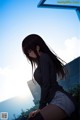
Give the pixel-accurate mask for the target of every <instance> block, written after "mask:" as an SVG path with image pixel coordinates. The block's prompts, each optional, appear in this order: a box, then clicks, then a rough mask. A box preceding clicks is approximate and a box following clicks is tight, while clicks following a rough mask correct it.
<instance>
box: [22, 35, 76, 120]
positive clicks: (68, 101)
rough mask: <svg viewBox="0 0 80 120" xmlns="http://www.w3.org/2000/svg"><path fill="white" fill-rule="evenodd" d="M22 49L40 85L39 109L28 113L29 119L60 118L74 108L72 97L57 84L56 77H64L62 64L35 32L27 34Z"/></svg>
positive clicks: (67, 114) (55, 119) (59, 119)
mask: <svg viewBox="0 0 80 120" xmlns="http://www.w3.org/2000/svg"><path fill="white" fill-rule="evenodd" d="M22 49H23V52H24V54H25V55H26V57H27V58H28V59H29V61H30V62H31V65H32V69H33V67H34V66H35V64H36V65H37V68H36V69H35V71H34V78H35V80H36V81H37V83H38V84H39V85H40V87H41V97H40V102H39V109H37V110H36V111H32V112H31V113H30V114H29V120H62V119H65V118H66V117H67V116H70V115H71V113H72V112H73V111H74V110H75V106H74V103H73V100H72V97H71V96H70V95H69V94H68V93H67V92H65V91H64V90H63V88H62V87H61V86H59V85H58V82H57V77H58V78H59V77H60V79H63V78H64V77H65V69H64V65H63V63H62V62H61V59H60V58H58V57H57V56H56V55H55V54H54V53H53V52H52V51H51V50H50V49H49V47H48V46H47V45H46V43H45V42H44V40H43V39H42V38H41V37H40V36H39V35H36V34H31V35H28V36H27V37H26V38H24V40H23V42H22Z"/></svg>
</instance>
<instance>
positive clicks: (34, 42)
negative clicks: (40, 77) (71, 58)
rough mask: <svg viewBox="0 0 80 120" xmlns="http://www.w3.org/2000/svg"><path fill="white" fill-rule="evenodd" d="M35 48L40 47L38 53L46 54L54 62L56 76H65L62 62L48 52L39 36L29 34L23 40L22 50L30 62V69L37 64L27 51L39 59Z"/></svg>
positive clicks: (48, 49)
mask: <svg viewBox="0 0 80 120" xmlns="http://www.w3.org/2000/svg"><path fill="white" fill-rule="evenodd" d="M36 46H39V47H40V52H43V53H47V54H48V55H49V56H50V58H51V59H52V61H53V62H54V65H55V69H56V74H58V76H60V77H61V78H63V77H64V76H65V69H64V64H63V60H62V59H60V58H59V57H58V56H57V55H56V54H55V53H53V52H52V51H51V50H50V48H49V47H48V46H47V44H46V43H45V42H44V40H43V39H42V38H41V37H40V36H39V35H36V34H30V35H28V36H27V37H25V38H24V40H23V41H22V50H23V52H24V54H25V55H26V57H27V58H28V59H29V61H30V62H31V65H32V69H33V66H34V64H35V63H37V62H36V59H33V58H31V57H30V56H29V54H28V51H29V50H33V51H34V52H35V54H36V55H37V58H39V55H38V53H37V50H36Z"/></svg>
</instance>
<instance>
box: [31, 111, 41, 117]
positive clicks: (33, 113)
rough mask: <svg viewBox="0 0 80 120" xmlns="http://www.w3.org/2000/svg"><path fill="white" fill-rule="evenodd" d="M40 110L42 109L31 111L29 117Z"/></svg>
mask: <svg viewBox="0 0 80 120" xmlns="http://www.w3.org/2000/svg"><path fill="white" fill-rule="evenodd" d="M38 112H40V109H38V110H35V111H32V112H30V114H29V118H30V117H34V116H35V115H36V114H37V113H38Z"/></svg>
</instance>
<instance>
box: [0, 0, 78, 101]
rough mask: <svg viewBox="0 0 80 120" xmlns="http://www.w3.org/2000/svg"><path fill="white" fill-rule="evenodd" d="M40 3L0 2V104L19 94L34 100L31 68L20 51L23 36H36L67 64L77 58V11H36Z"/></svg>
mask: <svg viewBox="0 0 80 120" xmlns="http://www.w3.org/2000/svg"><path fill="white" fill-rule="evenodd" d="M39 2H40V0H0V101H3V100H6V99H8V98H11V97H14V96H18V95H19V96H23V95H24V96H25V95H27V97H28V98H30V99H31V100H32V99H33V98H32V95H31V93H30V91H29V88H28V86H27V81H28V80H30V79H31V78H32V76H31V66H30V64H29V63H28V62H27V60H26V57H25V56H24V55H23V53H22V48H21V43H22V40H23V38H24V37H25V36H27V35H29V34H32V33H36V34H39V35H40V36H41V37H42V38H43V39H44V40H45V42H46V43H47V44H48V45H49V46H50V47H51V48H52V49H53V50H54V51H55V52H56V53H57V54H58V56H59V57H61V58H62V59H63V60H65V61H66V62H67V63H68V62H70V61H72V60H73V59H75V58H76V57H78V56H80V53H79V51H80V48H79V44H80V35H79V33H80V28H79V27H80V21H79V19H78V16H77V14H76V11H75V10H63V9H53V8H52V9H51V8H38V7H37V5H38V3H39ZM46 2H47V1H46ZM14 88H15V89H14ZM21 88H22V89H21ZM23 93H24V94H23Z"/></svg>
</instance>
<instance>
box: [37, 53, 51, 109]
mask: <svg viewBox="0 0 80 120" xmlns="http://www.w3.org/2000/svg"><path fill="white" fill-rule="evenodd" d="M49 59H50V58H49V56H48V55H46V54H44V55H42V56H41V57H40V70H41V76H42V85H41V98H40V104H39V109H42V108H43V107H45V106H46V104H47V97H48V92H49V89H50V70H49V67H50V66H49V62H50V60H49Z"/></svg>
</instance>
